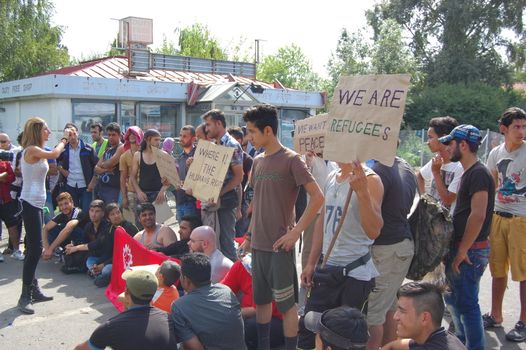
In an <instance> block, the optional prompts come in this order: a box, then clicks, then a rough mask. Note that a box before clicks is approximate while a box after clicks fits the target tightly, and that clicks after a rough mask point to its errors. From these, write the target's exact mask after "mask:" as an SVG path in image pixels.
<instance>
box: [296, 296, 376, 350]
mask: <svg viewBox="0 0 526 350" xmlns="http://www.w3.org/2000/svg"><path fill="white" fill-rule="evenodd" d="M304 323H305V327H306V328H307V329H308V330H310V331H311V332H314V333H318V334H319V335H320V337H321V338H322V339H323V340H324V341H325V342H326V343H329V344H330V345H333V346H337V347H339V348H342V349H365V345H366V343H367V340H369V332H368V330H367V321H366V320H365V317H364V315H363V314H362V313H361V312H360V311H359V310H358V309H355V308H352V307H349V306H340V307H337V308H335V309H330V310H327V311H325V312H323V313H321V312H314V311H310V312H308V313H307V314H306V315H305V318H304Z"/></svg>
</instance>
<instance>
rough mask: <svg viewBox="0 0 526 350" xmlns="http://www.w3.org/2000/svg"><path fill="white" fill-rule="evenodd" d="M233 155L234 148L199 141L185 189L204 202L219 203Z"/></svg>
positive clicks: (187, 175)
mask: <svg viewBox="0 0 526 350" xmlns="http://www.w3.org/2000/svg"><path fill="white" fill-rule="evenodd" d="M233 154H234V148H232V147H225V146H220V145H216V144H215V143H212V142H209V141H205V140H199V142H198V143H197V147H196V149H195V153H194V159H193V161H192V164H190V167H189V168H188V173H187V174H186V179H185V181H184V184H183V188H184V189H191V190H192V196H194V197H195V198H197V199H199V200H200V201H202V202H208V201H210V200H212V201H213V202H214V203H217V201H218V199H219V193H220V192H221V188H222V187H223V182H224V181H225V177H226V173H227V171H228V168H229V167H230V160H232V156H233Z"/></svg>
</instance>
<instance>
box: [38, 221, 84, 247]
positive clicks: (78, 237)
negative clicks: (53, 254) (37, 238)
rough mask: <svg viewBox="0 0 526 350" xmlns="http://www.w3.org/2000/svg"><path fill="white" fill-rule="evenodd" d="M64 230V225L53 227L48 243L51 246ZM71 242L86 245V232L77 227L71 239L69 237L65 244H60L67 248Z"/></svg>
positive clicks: (71, 234)
mask: <svg viewBox="0 0 526 350" xmlns="http://www.w3.org/2000/svg"><path fill="white" fill-rule="evenodd" d="M63 229H64V225H57V226H55V227H53V228H52V229H51V230H50V231H49V232H48V233H47V240H48V243H49V244H51V243H53V241H54V240H55V239H56V238H57V237H58V235H59V233H60V231H62V230H63ZM71 241H73V242H74V243H75V244H81V243H84V241H85V239H84V230H83V229H81V228H80V227H75V228H74V229H73V231H71V233H70V234H69V237H67V238H66V239H65V240H64V242H62V243H60V246H61V247H65V246H66V245H67V244H69V243H70V242H71Z"/></svg>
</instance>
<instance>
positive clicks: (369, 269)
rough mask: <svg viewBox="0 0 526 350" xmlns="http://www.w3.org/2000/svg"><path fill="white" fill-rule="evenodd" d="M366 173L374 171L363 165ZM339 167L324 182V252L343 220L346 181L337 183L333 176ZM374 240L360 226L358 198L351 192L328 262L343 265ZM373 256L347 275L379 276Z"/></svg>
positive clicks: (361, 276) (364, 277) (357, 256)
mask: <svg viewBox="0 0 526 350" xmlns="http://www.w3.org/2000/svg"><path fill="white" fill-rule="evenodd" d="M364 170H365V174H366V175H367V176H370V175H374V174H375V173H374V172H373V171H372V170H371V169H369V168H364ZM337 174H338V170H335V171H333V172H331V173H330V175H329V177H328V179H327V182H326V183H325V191H324V193H325V220H324V223H323V250H322V251H323V253H325V252H326V251H327V249H328V248H329V245H330V242H331V240H332V237H333V234H334V233H335V231H336V227H337V226H338V223H339V222H340V220H342V213H343V207H344V205H345V200H346V198H347V194H348V193H349V189H350V185H349V181H344V182H342V183H338V182H337V181H336V175H337ZM373 242H374V240H372V239H370V238H369V237H367V235H366V233H365V231H364V230H363V228H362V224H361V221H360V212H359V210H358V198H357V196H356V194H355V193H354V192H353V194H352V196H351V202H350V205H349V209H348V210H347V215H346V217H345V221H344V222H343V226H342V229H341V231H340V234H339V235H338V238H337V239H336V243H335V244H334V248H333V250H332V253H331V255H330V256H329V260H328V261H327V265H332V266H345V265H347V264H349V263H351V262H353V261H354V260H356V259H358V258H360V257H362V256H364V255H365V254H367V253H368V252H369V250H370V248H371V246H372V244H373ZM378 275H379V274H378V271H377V270H376V268H375V266H374V263H373V259H370V260H369V261H368V262H367V263H366V264H365V265H362V266H359V267H357V268H356V269H354V270H352V271H350V272H349V273H348V274H347V276H350V277H353V278H356V279H358V280H361V281H369V280H370V279H372V278H374V277H376V276H378Z"/></svg>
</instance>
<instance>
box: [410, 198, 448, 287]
mask: <svg viewBox="0 0 526 350" xmlns="http://www.w3.org/2000/svg"><path fill="white" fill-rule="evenodd" d="M409 225H410V226H411V232H412V233H413V241H414V244H415V255H414V256H413V260H412V261H411V266H410V267H409V271H408V272H407V278H409V279H412V280H421V279H422V278H423V277H424V276H425V275H426V274H427V273H428V272H431V271H433V270H435V268H436V267H437V266H438V265H439V264H440V263H441V262H442V259H443V258H444V256H445V255H446V254H447V252H448V250H449V245H450V243H451V236H452V235H453V222H452V220H451V216H450V215H449V211H448V210H447V209H446V208H444V207H443V206H442V205H441V204H440V203H439V202H438V201H437V200H436V199H435V198H433V197H431V196H430V195H429V194H424V195H421V196H420V200H419V202H418V205H417V207H416V209H415V211H414V212H413V213H412V214H411V216H410V217H409Z"/></svg>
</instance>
